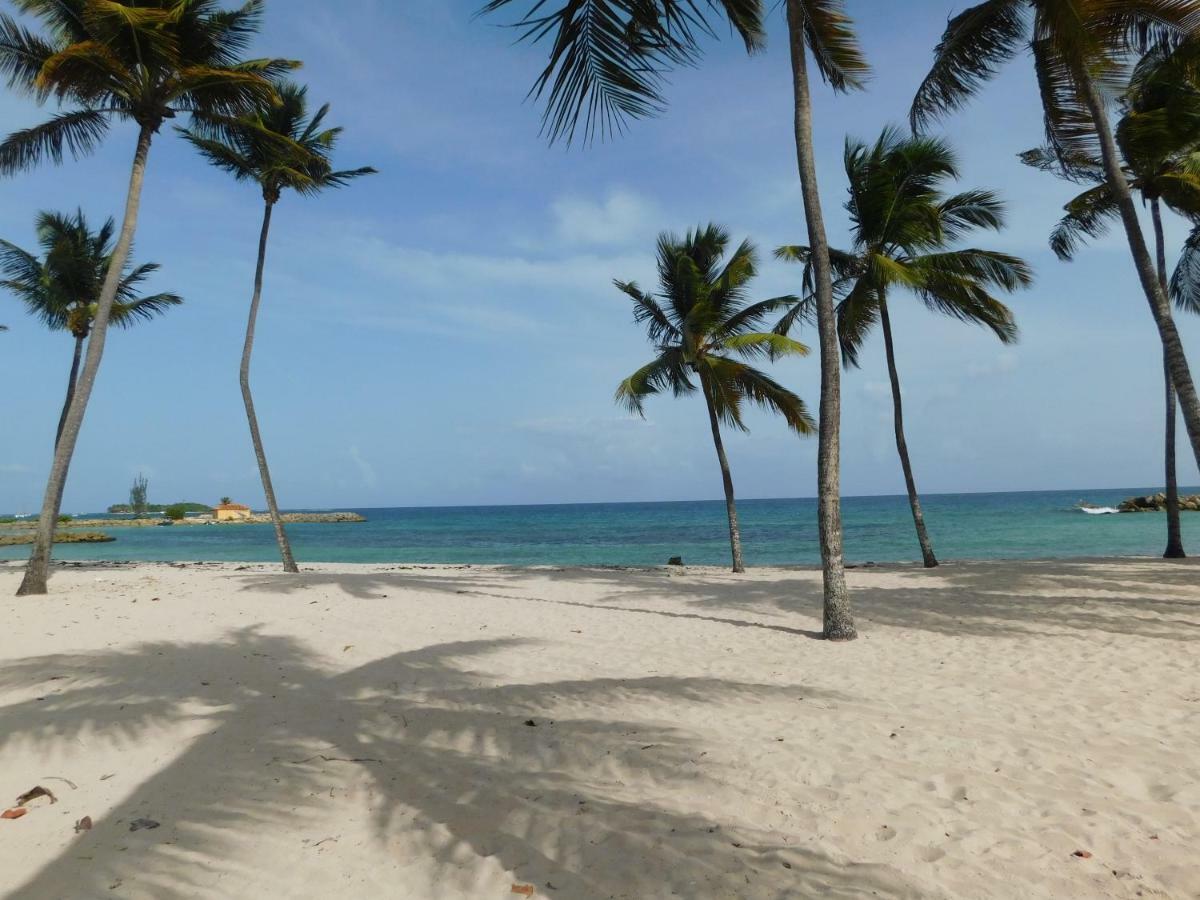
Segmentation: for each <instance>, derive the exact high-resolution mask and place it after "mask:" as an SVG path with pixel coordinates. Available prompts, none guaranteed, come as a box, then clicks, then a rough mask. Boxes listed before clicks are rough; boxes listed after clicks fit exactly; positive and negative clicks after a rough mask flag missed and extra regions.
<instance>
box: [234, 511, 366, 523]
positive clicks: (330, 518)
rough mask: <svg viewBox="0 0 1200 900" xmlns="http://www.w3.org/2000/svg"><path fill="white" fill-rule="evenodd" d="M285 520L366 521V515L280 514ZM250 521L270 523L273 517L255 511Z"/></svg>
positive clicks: (333, 513)
mask: <svg viewBox="0 0 1200 900" xmlns="http://www.w3.org/2000/svg"><path fill="white" fill-rule="evenodd" d="M280 518H281V519H283V521H284V522H365V521H367V517H366V516H360V515H359V514H358V513H355V512H325V513H283V515H281V516H280ZM248 521H250V522H258V523H259V524H264V523H266V524H269V523H270V521H271V517H270V516H268V515H267V514H266V513H255V514H254V515H253V516H251V517H250V518H249V520H248Z"/></svg>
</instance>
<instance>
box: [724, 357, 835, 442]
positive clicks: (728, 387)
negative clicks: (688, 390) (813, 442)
mask: <svg viewBox="0 0 1200 900" xmlns="http://www.w3.org/2000/svg"><path fill="white" fill-rule="evenodd" d="M701 367H702V369H703V370H704V372H705V375H706V377H705V381H706V383H707V384H708V385H709V387H710V390H711V392H712V400H713V407H714V409H715V411H716V414H717V418H718V420H719V421H721V422H723V423H724V424H726V425H731V426H733V427H734V428H737V429H738V430H739V431H748V430H749V429H748V428H747V427H746V423H745V421H744V419H743V417H742V413H743V408H744V406H745V403H746V401H749V402H751V403H754V404H756V405H757V406H759V407H761V408H762V409H765V410H768V411H770V412H773V413H775V414H776V415H779V416H782V417H783V420H784V421H785V422H787V425H788V427H789V428H791V429H792V431H794V432H796V434H799V435H811V434H815V433H816V430H817V426H816V423H815V422H814V421H813V419H812V416H811V415H809V412H808V408H807V407H806V406H805V404H804V401H803V400H801V399H800V397H799V396H797V395H796V394H795V393H793V392H792V391H789V390H788V389H787V388H785V387H784V386H783V385H781V384H780V383H779V382H777V381H775V380H773V379H772V378H770V377H769V376H768V375H767V374H766V373H764V372H760V371H759V370H758V369H755V368H753V367H752V366H748V365H746V364H745V363H743V362H739V361H737V360H733V359H729V358H728V357H724V356H716V355H709V356H706V357H705V358H704V360H703V361H702V362H701Z"/></svg>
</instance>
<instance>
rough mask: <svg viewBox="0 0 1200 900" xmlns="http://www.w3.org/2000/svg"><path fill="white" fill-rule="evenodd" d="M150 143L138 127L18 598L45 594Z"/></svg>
mask: <svg viewBox="0 0 1200 900" xmlns="http://www.w3.org/2000/svg"><path fill="white" fill-rule="evenodd" d="M153 139H154V128H153V127H152V126H150V125H143V126H142V128H141V131H140V132H139V133H138V141H137V149H136V150H135V152H134V155H133V167H132V170H131V171H130V175H129V192H128V195H127V197H126V200H125V218H124V220H123V221H122V223H121V235H120V237H119V238H118V239H117V246H116V248H115V249H114V250H113V255H112V261H111V262H110V263H109V265H108V272H107V273H106V274H105V276H104V286H103V288H101V290H100V299H99V301H98V303H97V308H96V316H95V319H94V320H93V321H92V328H91V334H90V336H89V338H88V345H87V356H86V357H85V359H84V362H83V370H82V372H81V373H80V375H79V381H78V383H77V384H76V386H75V395H74V397H72V398H71V405H70V407H69V408H68V410H67V417H66V420H65V421H64V422H63V430H62V434H61V435H60V437H59V440H58V444H57V446H56V447H55V448H54V462H53V463H52V464H51V466H50V476H49V478H48V479H47V480H46V493H45V496H44V497H43V499H42V512H41V517H40V518H39V519H38V527H37V532H36V534H35V536H34V543H33V552H32V553H31V554H30V556H29V564H28V565H27V566H26V567H25V577H24V578H23V579H22V580H21V586H20V587H19V588H17V596H18V597H23V596H28V595H31V594H45V593H46V587H47V581H48V579H49V576H50V555H51V552H52V551H53V549H54V532H55V529H56V528H57V527H58V513H59V510H60V509H61V507H62V497H63V490H64V489H65V487H66V484H67V472H68V471H69V470H70V468H71V457H72V456H73V455H74V453H75V444H76V442H77V441H78V440H79V430H80V428H82V426H83V416H84V413H85V412H86V411H87V405H88V400H89V399H90V398H91V396H92V388H93V387H94V386H95V383H96V373H97V372H99V371H100V360H101V359H102V358H103V356H104V341H105V338H106V337H107V334H108V319H109V315H110V314H111V313H112V306H113V301H114V300H115V299H116V297H117V289H118V287H120V283H121V273H122V272H123V271H124V269H125V263H126V261H127V260H128V259H129V248H130V247H131V246H132V245H133V235H134V232H135V231H136V230H137V219H138V209H139V208H140V207H141V202H142V184H143V182H144V181H145V178H146V160H147V158H148V157H149V155H150V142H151V141H152V140H153Z"/></svg>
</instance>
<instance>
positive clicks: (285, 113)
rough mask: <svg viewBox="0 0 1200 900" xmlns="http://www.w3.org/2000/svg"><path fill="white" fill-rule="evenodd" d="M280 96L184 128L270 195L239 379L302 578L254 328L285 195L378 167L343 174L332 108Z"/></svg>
mask: <svg viewBox="0 0 1200 900" xmlns="http://www.w3.org/2000/svg"><path fill="white" fill-rule="evenodd" d="M278 94H279V96H278V102H273V103H263V104H260V105H259V106H258V107H257V108H256V109H254V110H252V111H250V112H248V113H245V114H243V115H241V116H221V115H212V114H206V115H196V116H193V124H192V127H191V128H190V129H189V128H181V129H179V131H180V133H181V134H183V136H184V137H185V138H187V140H188V141H190V142H191V144H192V145H193V146H194V147H195V148H196V149H197V150H199V151H200V155H201V156H203V157H205V158H206V159H207V160H208V161H209V162H211V163H212V164H213V165H214V166H217V167H218V168H219V169H223V170H224V171H226V172H229V173H230V174H231V175H233V177H234V178H236V179H237V180H238V181H252V182H254V183H255V184H257V185H258V186H259V188H260V189H261V190H262V196H263V202H264V207H263V221H262V233H261V235H260V237H259V242H258V265H257V267H256V268H255V270H254V293H253V295H252V296H251V299H250V318H249V321H248V322H247V323H246V341H245V344H244V345H243V348H242V363H241V368H240V370H239V375H238V377H239V381H240V383H241V387H242V401H243V403H244V404H245V407H246V420H247V421H248V422H249V423H250V440H251V443H252V444H253V445H254V455H255V457H256V458H257V460H258V472H259V475H260V476H261V478H262V486H263V493H264V494H265V495H266V499H267V509H268V510H269V512H270V514H271V521H272V523H273V524H274V526H275V538H276V540H277V541H278V543H279V553H280V556H281V557H282V559H283V569H284V571H285V572H293V573H294V572H299V571H300V570H299V569H298V568H297V566H296V560H295V557H294V556H293V555H292V546H291V542H290V541H288V536H287V531H286V530H285V529H284V527H283V519H282V518H281V517H280V515H279V504H278V503H277V502H276V500H275V488H274V486H273V485H272V483H271V470H270V468H269V467H268V466H267V455H266V451H265V450H264V449H263V442H262V434H261V433H260V431H259V428H258V416H257V415H255V412H254V397H253V395H252V394H251V392H250V358H251V355H252V354H253V352H254V329H255V325H256V323H257V321H258V307H259V302H260V301H261V299H262V286H263V268H264V266H265V265H266V261H267V237H268V235H269V233H270V230H271V213H272V211H273V210H274V208H275V204H276V203H278V202H279V198H280V197H281V196H282V194H283V192H284V191H285V190H289V189H290V190H293V191H295V192H296V193H298V194H300V195H301V196H314V195H316V194H319V193H320V192H321V191H323V190H326V189H327V188H335V187H342V186H343V185H346V184H348V183H349V182H350V181H352V180H353V179H355V178H358V177H360V176H362V175H369V174H371V173H373V172H374V171H375V170H374V169H372V168H361V169H352V170H348V171H336V170H335V169H334V168H333V165H332V163H331V162H330V159H329V157H330V155H331V154H332V152H333V150H334V148H335V146H336V145H337V141H338V137H339V136H340V135H341V132H342V129H340V128H324V127H323V124H324V121H325V116H326V115H327V114H328V113H329V105H328V104H326V105H325V106H322V107H321V108H320V109H319V110H317V112H316V114H315V115H313V116H311V117H310V116H309V114H308V89H307V88H304V87H301V86H299V85H296V84H292V83H290V82H284V83H282V84H280V85H279V87H278Z"/></svg>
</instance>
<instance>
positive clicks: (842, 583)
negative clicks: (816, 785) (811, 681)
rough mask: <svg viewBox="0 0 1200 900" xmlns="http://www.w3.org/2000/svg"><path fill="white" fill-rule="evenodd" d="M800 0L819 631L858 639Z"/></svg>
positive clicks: (791, 12)
mask: <svg viewBox="0 0 1200 900" xmlns="http://www.w3.org/2000/svg"><path fill="white" fill-rule="evenodd" d="M802 2H803V0H787V18H788V36H789V43H790V45H791V60H792V91H793V95H794V99H795V134H796V165H797V168H798V169H799V170H800V189H801V192H802V194H803V196H804V217H805V219H806V221H807V223H808V245H809V247H810V248H811V250H812V262H813V271H814V274H815V281H816V297H817V332H818V334H819V336H820V346H821V411H820V416H819V427H820V433H819V435H818V439H817V530H818V533H819V535H820V542H821V573H822V577H823V581H824V589H825V591H824V598H825V602H824V610H823V617H824V628H823V630H822V633H823V635H824V637H825V638H826V639H827V640H831V641H852V640H854V639H855V638H856V637H858V632H857V630H856V629H855V627H854V616H853V615H852V614H851V612H850V596H849V594H848V592H847V590H846V565H845V560H844V559H843V557H842V500H841V482H840V479H841V472H840V469H841V459H840V455H841V447H840V428H841V404H842V399H841V390H842V388H841V369H840V366H841V349H840V348H839V347H838V338H837V321H836V319H835V318H834V310H833V271H832V267H831V265H830V262H829V243H828V241H827V239H826V237H825V219H824V216H823V215H822V212H821V194H820V188H819V185H818V184H817V163H816V159H815V158H814V155H813V147H812V95H811V94H810V93H809V84H808V60H807V58H806V56H805V52H806V50H805V43H804V11H803V9H802V6H801V4H802Z"/></svg>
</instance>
